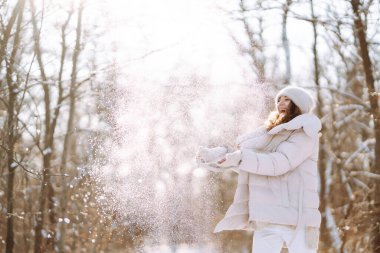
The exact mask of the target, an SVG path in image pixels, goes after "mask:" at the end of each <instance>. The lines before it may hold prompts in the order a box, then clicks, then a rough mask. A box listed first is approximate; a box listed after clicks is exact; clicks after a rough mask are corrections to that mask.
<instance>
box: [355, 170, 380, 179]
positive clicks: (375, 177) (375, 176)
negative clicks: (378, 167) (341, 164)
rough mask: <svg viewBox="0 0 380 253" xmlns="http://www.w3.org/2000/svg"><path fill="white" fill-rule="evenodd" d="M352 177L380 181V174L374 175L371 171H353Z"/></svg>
mask: <svg viewBox="0 0 380 253" xmlns="http://www.w3.org/2000/svg"><path fill="white" fill-rule="evenodd" d="M350 176H365V177H369V178H373V179H380V174H376V173H372V172H369V171H351V172H350Z"/></svg>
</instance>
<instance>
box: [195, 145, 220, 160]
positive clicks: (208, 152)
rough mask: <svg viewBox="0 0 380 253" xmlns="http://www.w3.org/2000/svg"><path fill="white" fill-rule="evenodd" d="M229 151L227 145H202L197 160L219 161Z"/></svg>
mask: <svg viewBox="0 0 380 253" xmlns="http://www.w3.org/2000/svg"><path fill="white" fill-rule="evenodd" d="M226 153H227V148H225V147H215V148H206V147H200V148H199V150H198V154H197V161H198V162H202V163H210V162H217V161H219V160H220V159H222V158H223V157H224V155H225V154H226Z"/></svg>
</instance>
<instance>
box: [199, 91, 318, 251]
mask: <svg viewBox="0 0 380 253" xmlns="http://www.w3.org/2000/svg"><path fill="white" fill-rule="evenodd" d="M275 102H276V109H277V111H275V112H272V113H271V114H270V116H269V118H268V121H267V122H266V125H264V126H262V127H260V128H258V129H257V130H256V131H255V132H253V133H251V134H248V135H245V136H242V137H240V138H238V139H237V145H238V147H239V150H237V151H235V152H231V153H227V149H226V148H224V149H223V147H217V148H213V149H205V148H203V149H202V150H200V152H199V153H198V159H199V160H198V161H200V163H201V165H202V166H203V167H206V168H209V169H210V168H211V169H212V170H219V171H223V170H225V169H226V168H232V169H234V170H236V171H238V173H239V176H238V186H237V189H236V192H235V196H234V201H233V203H232V205H231V206H230V207H229V209H228V211H227V213H226V215H225V217H224V219H223V220H221V221H220V222H219V223H218V224H217V226H216V228H215V231H214V232H215V233H216V232H220V231H223V230H235V229H244V230H246V229H252V230H254V236H253V246H252V252H253V253H272V252H273V253H279V252H280V251H281V248H282V247H283V246H285V247H287V248H288V250H289V253H315V252H316V251H317V247H318V240H319V227H320V222H321V214H320V212H319V210H318V207H319V194H318V180H319V179H318V168H317V164H318V163H317V161H318V150H319V131H320V129H321V122H320V120H319V118H318V117H316V116H315V115H313V114H311V111H312V109H313V107H314V100H313V98H312V97H311V96H310V95H309V94H308V92H307V91H306V90H304V89H302V88H298V87H294V86H288V87H286V88H284V89H282V90H280V91H279V92H278V94H277V95H276V100H275Z"/></svg>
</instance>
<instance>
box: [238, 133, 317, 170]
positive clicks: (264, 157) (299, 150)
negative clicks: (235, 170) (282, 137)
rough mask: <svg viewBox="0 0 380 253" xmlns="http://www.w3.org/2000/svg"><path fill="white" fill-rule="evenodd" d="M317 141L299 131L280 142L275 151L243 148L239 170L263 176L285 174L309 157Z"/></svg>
mask: <svg viewBox="0 0 380 253" xmlns="http://www.w3.org/2000/svg"><path fill="white" fill-rule="evenodd" d="M317 143H318V139H317V140H316V139H315V138H312V137H310V136H308V135H306V134H305V132H304V131H299V132H296V133H294V134H293V135H292V136H291V137H290V138H289V139H288V140H286V141H284V142H282V143H281V144H280V145H279V146H278V147H277V150H276V151H275V152H269V153H258V152H255V151H252V150H249V149H243V150H242V157H241V163H240V166H239V170H242V171H246V172H250V173H254V174H258V175H264V176H279V175H282V174H285V173H287V172H288V171H290V170H293V169H295V168H297V167H298V166H299V165H300V164H301V163H302V162H304V161H305V160H306V159H307V158H308V157H310V156H311V154H312V153H313V150H314V148H315V145H316V144H317Z"/></svg>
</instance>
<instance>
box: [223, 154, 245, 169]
mask: <svg viewBox="0 0 380 253" xmlns="http://www.w3.org/2000/svg"><path fill="white" fill-rule="evenodd" d="M241 157H242V153H241V151H240V150H237V151H235V152H232V153H228V154H226V156H225V158H222V159H221V160H219V161H218V164H219V165H220V166H221V167H226V168H228V167H234V166H238V165H239V164H240V161H241Z"/></svg>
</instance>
